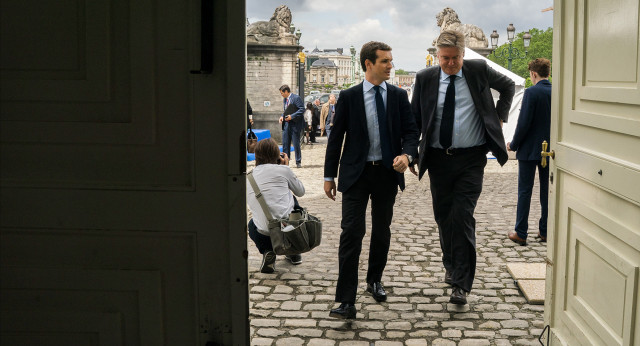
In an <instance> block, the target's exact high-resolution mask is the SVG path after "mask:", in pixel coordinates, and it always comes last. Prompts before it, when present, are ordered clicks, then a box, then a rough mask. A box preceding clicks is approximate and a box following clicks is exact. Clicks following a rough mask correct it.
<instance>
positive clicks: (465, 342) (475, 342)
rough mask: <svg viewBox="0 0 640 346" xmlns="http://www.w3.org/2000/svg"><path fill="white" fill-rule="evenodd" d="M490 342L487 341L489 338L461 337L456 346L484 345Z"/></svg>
mask: <svg viewBox="0 0 640 346" xmlns="http://www.w3.org/2000/svg"><path fill="white" fill-rule="evenodd" d="M490 344H491V343H490V342H489V340H483V339H463V340H460V342H459V343H458V346H485V345H490Z"/></svg>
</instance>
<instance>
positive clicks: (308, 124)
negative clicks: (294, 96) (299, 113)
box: [304, 102, 313, 145]
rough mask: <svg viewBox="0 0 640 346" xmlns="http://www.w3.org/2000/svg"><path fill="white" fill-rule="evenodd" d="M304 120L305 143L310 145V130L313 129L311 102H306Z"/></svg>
mask: <svg viewBox="0 0 640 346" xmlns="http://www.w3.org/2000/svg"><path fill="white" fill-rule="evenodd" d="M304 122H305V124H304V132H305V137H306V139H307V141H306V143H307V144H309V145H311V140H310V139H309V136H310V134H311V131H313V105H312V104H311V102H308V103H307V109H306V110H305V111H304Z"/></svg>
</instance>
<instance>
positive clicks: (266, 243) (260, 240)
mask: <svg viewBox="0 0 640 346" xmlns="http://www.w3.org/2000/svg"><path fill="white" fill-rule="evenodd" d="M247 227H248V228H249V238H251V240H253V243H254V244H256V247H257V248H258V251H260V253H261V254H264V253H265V252H267V251H273V246H271V237H269V236H268V235H264V234H262V233H260V232H258V228H257V227H256V224H255V223H253V219H251V220H249V224H248V225H247Z"/></svg>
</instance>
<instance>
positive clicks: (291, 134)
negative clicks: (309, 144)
mask: <svg viewBox="0 0 640 346" xmlns="http://www.w3.org/2000/svg"><path fill="white" fill-rule="evenodd" d="M291 144H293V150H294V151H295V153H296V163H301V162H302V151H300V131H296V127H295V126H293V125H292V124H291V122H290V121H289V122H285V124H284V129H282V152H283V153H285V154H287V156H288V157H289V159H291V155H290V154H291Z"/></svg>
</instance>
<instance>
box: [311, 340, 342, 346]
mask: <svg viewBox="0 0 640 346" xmlns="http://www.w3.org/2000/svg"><path fill="white" fill-rule="evenodd" d="M335 344H336V342H335V341H334V340H329V339H311V340H309V343H308V344H307V346H334V345H335Z"/></svg>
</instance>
